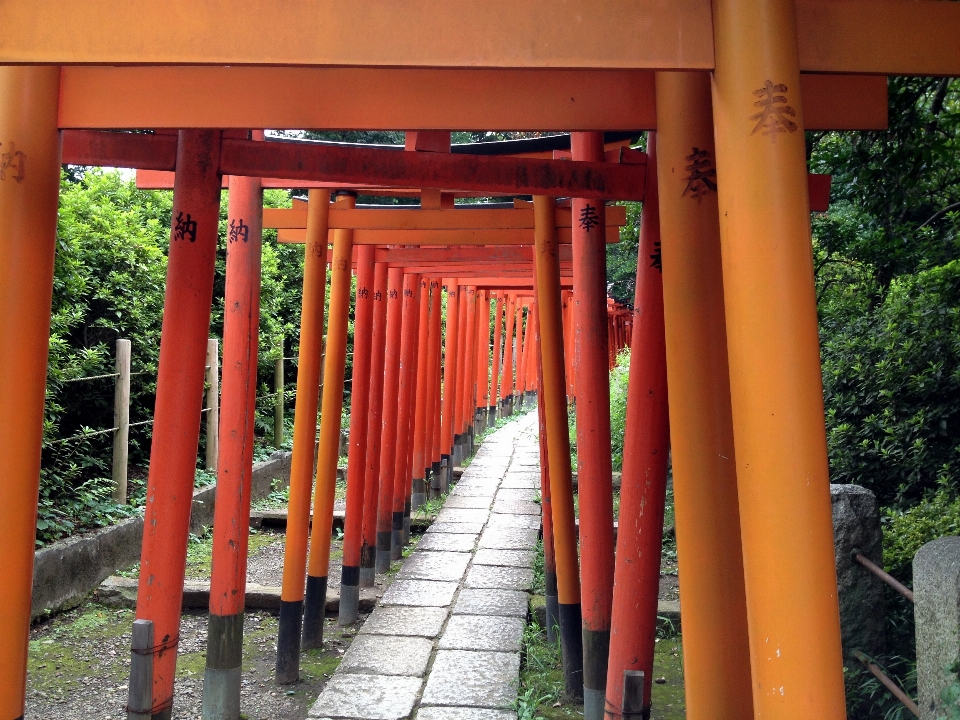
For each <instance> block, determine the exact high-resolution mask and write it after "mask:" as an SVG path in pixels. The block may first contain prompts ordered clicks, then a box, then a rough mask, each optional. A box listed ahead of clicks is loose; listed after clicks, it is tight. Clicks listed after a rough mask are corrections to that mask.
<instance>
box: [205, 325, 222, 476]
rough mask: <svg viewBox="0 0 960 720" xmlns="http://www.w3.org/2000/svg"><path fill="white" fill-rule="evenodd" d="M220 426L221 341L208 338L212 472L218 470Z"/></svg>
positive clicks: (209, 426) (208, 437)
mask: <svg viewBox="0 0 960 720" xmlns="http://www.w3.org/2000/svg"><path fill="white" fill-rule="evenodd" d="M219 427H220V342H219V341H218V340H217V339H216V338H210V339H209V340H207V463H206V468H207V470H208V471H210V472H216V471H217V456H218V455H219V454H220V452H219V447H218V445H219V437H218V435H217V433H218V431H219Z"/></svg>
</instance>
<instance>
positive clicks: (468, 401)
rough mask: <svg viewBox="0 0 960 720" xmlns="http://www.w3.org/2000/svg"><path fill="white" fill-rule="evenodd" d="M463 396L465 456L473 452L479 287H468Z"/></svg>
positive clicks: (462, 431)
mask: <svg viewBox="0 0 960 720" xmlns="http://www.w3.org/2000/svg"><path fill="white" fill-rule="evenodd" d="M464 344H465V347H464V356H463V370H464V374H463V396H462V400H461V407H462V411H461V412H462V415H461V421H460V422H461V427H462V429H461V433H462V434H463V453H464V456H466V455H472V454H473V418H474V415H475V412H474V408H475V407H476V403H475V400H474V398H475V388H476V384H475V383H476V377H477V364H476V363H477V288H476V287H474V286H468V287H467V311H466V325H465V326H464Z"/></svg>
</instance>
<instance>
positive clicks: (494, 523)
mask: <svg viewBox="0 0 960 720" xmlns="http://www.w3.org/2000/svg"><path fill="white" fill-rule="evenodd" d="M540 522H541V518H540V516H539V515H501V514H499V513H496V514H492V515H490V520H489V521H488V522H487V530H488V531H489V530H493V529H499V528H526V529H528V530H537V531H539V530H540Z"/></svg>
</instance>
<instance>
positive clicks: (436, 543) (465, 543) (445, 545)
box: [417, 515, 529, 552]
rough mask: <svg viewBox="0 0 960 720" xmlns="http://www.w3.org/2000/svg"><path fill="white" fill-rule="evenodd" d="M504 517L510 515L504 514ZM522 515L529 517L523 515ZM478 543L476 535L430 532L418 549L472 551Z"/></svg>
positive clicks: (422, 539)
mask: <svg viewBox="0 0 960 720" xmlns="http://www.w3.org/2000/svg"><path fill="white" fill-rule="evenodd" d="M503 517H509V516H507V515H504V516H503ZM520 517H529V515H521V516H520ZM476 544H477V536H476V535H461V534H459V533H430V534H429V535H424V536H423V537H422V538H420V542H418V543H417V550H449V551H450V552H471V551H472V550H473V546H474V545H476Z"/></svg>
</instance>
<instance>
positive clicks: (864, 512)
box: [830, 485, 886, 668]
mask: <svg viewBox="0 0 960 720" xmlns="http://www.w3.org/2000/svg"><path fill="white" fill-rule="evenodd" d="M830 500H831V503H832V505H833V539H834V552H835V553H836V561H837V594H838V599H839V601H840V636H841V640H842V642H843V656H844V664H846V666H847V667H849V668H859V667H860V662H859V661H858V660H857V659H856V658H855V657H853V651H854V650H860V651H862V652H864V653H866V654H867V655H870V656H871V657H872V656H874V655H876V654H878V653H881V652H883V650H884V649H885V647H886V633H885V618H886V610H885V603H884V593H885V590H884V584H883V581H882V580H880V578H878V577H877V576H875V575H874V574H873V573H871V572H870V571H869V570H867V569H866V568H865V567H863V566H862V565H861V564H860V563H858V562H857V561H856V560H855V559H854V554H855V552H854V551H859V552H861V553H863V555H864V557H866V558H867V559H868V560H871V561H873V562H874V563H876V564H877V565H879V566H880V567H883V544H882V539H883V536H882V534H881V532H880V512H879V510H878V508H877V498H876V497H875V496H874V494H873V493H872V492H870V491H869V490H867V489H866V488H863V487H860V486H859V485H831V486H830Z"/></svg>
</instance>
